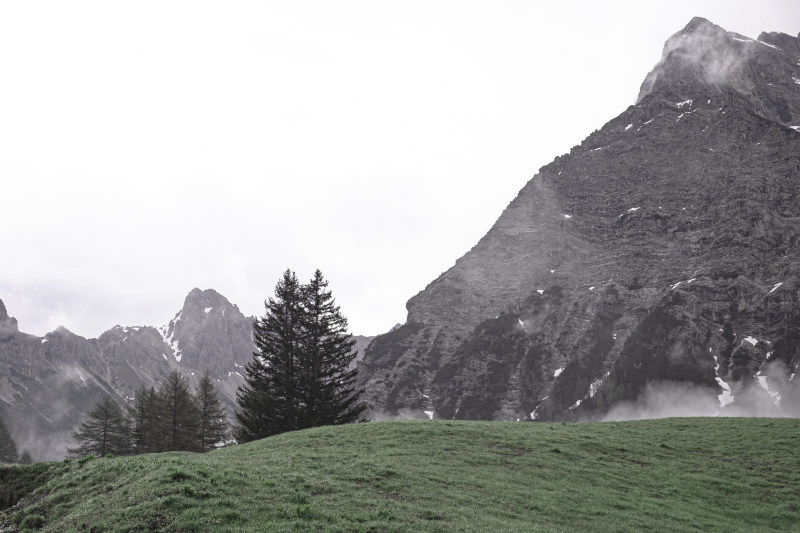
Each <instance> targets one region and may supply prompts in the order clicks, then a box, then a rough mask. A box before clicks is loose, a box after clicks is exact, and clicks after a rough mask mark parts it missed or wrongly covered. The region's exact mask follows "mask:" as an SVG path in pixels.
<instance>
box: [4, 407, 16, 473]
mask: <svg viewBox="0 0 800 533" xmlns="http://www.w3.org/2000/svg"><path fill="white" fill-rule="evenodd" d="M0 462H2V463H16V462H17V445H16V444H15V443H14V439H12V438H11V433H10V432H9V431H8V427H7V426H6V423H5V422H4V421H3V417H1V416H0Z"/></svg>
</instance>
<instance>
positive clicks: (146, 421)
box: [128, 385, 159, 453]
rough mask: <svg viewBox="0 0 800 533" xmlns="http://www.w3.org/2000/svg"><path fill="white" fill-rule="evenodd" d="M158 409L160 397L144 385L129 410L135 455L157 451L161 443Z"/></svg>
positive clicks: (138, 390) (137, 391) (137, 392)
mask: <svg viewBox="0 0 800 533" xmlns="http://www.w3.org/2000/svg"><path fill="white" fill-rule="evenodd" d="M157 407H158V397H157V396H156V390H155V389H154V388H153V387H150V388H147V387H146V386H144V385H142V386H141V387H139V388H138V389H137V390H136V393H135V394H134V398H133V405H131V406H130V407H129V408H128V414H129V416H130V418H131V423H132V428H131V439H132V445H133V453H149V452H153V451H156V449H157V445H158V442H159V433H158V430H159V425H158V412H157Z"/></svg>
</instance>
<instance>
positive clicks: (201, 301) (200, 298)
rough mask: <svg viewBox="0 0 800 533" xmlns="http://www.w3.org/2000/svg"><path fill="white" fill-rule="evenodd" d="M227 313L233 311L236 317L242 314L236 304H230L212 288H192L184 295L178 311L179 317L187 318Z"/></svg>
mask: <svg viewBox="0 0 800 533" xmlns="http://www.w3.org/2000/svg"><path fill="white" fill-rule="evenodd" d="M227 313H233V315H234V316H236V317H239V316H240V315H242V314H241V312H240V311H239V307H238V306H237V305H235V304H232V303H231V302H230V301H228V299H227V298H225V297H224V296H223V295H221V294H220V293H218V292H217V291H215V290H214V289H206V290H200V289H198V288H194V289H192V290H191V291H190V292H189V294H188V295H186V299H185V300H184V302H183V309H182V310H181V311H180V313H179V316H180V317H181V319H187V318H191V317H196V318H197V317H199V318H202V317H204V316H207V315H211V314H214V315H217V314H219V315H220V316H226V315H227ZM176 316H178V315H176ZM242 316H243V315H242Z"/></svg>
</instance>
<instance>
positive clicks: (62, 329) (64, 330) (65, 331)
mask: <svg viewBox="0 0 800 533" xmlns="http://www.w3.org/2000/svg"><path fill="white" fill-rule="evenodd" d="M51 333H58V334H59V335H75V334H74V333H72V332H71V331H70V330H68V329H67V328H65V327H64V326H58V327H57V328H56V329H54V330H53V331H52V332H51Z"/></svg>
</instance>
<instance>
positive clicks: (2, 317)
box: [0, 300, 8, 320]
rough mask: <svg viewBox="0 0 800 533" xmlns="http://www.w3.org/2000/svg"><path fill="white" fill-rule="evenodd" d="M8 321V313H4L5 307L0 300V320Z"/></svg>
mask: <svg viewBox="0 0 800 533" xmlns="http://www.w3.org/2000/svg"><path fill="white" fill-rule="evenodd" d="M6 319H8V311H6V306H5V304H4V303H3V300H0V320H6Z"/></svg>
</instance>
